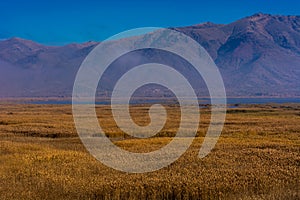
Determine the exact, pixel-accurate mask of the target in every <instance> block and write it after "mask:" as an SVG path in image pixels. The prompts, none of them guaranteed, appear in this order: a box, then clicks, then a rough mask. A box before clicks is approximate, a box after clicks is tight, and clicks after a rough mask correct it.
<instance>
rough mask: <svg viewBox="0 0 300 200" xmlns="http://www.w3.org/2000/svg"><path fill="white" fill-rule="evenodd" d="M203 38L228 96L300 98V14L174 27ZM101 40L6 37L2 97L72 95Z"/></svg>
mask: <svg viewBox="0 0 300 200" xmlns="http://www.w3.org/2000/svg"><path fill="white" fill-rule="evenodd" d="M173 29H175V30H178V31H180V32H183V33H185V34H187V35H189V36H191V37H192V38H194V39H195V40H196V41H198V42H199V43H200V44H201V45H202V46H203V47H204V48H205V49H206V50H207V51H208V53H209V54H210V55H211V57H212V58H213V59H214V61H215V63H216V64H217V66H218V67H219V69H220V71H221V73H222V75H223V79H224V83H225V86H226V91H227V94H228V96H300V16H272V15H268V14H261V13H259V14H255V15H253V16H250V17H246V18H243V19H240V20H238V21H236V22H233V23H230V24H227V25H220V24H213V23H210V22H208V23H204V24H199V25H194V26H188V27H180V28H173ZM97 44H98V43H96V42H88V43H83V44H70V45H66V46H59V47H50V46H44V45H41V44H37V43H35V42H33V41H28V40H24V39H20V38H11V39H8V40H3V41H0V97H61V96H71V93H72V87H73V82H74V79H75V76H76V73H77V70H78V69H79V66H80V64H81V62H82V61H83V59H84V58H85V57H86V55H87V54H88V53H89V52H90V51H91V50H92V49H93V48H94V47H95V46H96V45H97Z"/></svg>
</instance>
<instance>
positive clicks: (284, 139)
mask: <svg viewBox="0 0 300 200" xmlns="http://www.w3.org/2000/svg"><path fill="white" fill-rule="evenodd" d="M166 108H167V110H168V119H167V125H166V126H165V127H164V128H163V130H162V131H161V132H160V133H159V134H158V135H157V136H156V137H152V138H149V139H136V138H132V137H130V136H128V135H126V134H125V133H123V132H122V131H120V130H118V129H117V127H116V124H115V123H114V121H113V120H112V118H111V114H110V110H109V108H108V107H107V106H98V107H97V113H98V117H99V120H100V124H101V125H102V126H104V127H105V128H104V129H105V131H106V132H107V135H108V136H109V137H110V138H112V140H113V141H114V142H115V143H116V144H117V145H118V146H120V147H122V148H124V149H126V150H128V151H133V152H148V151H152V150H155V149H158V148H160V147H162V146H164V145H165V144H167V143H168V142H169V141H170V140H171V139H172V136H174V134H175V132H176V127H177V126H178V120H179V116H180V115H179V114H178V108H177V107H176V106H166ZM131 111H132V112H131V115H132V117H133V119H134V120H135V121H136V122H137V123H138V124H140V125H143V124H147V123H149V118H148V116H147V106H134V107H133V108H132V110H131ZM191 117H193V116H191ZM209 119H210V112H209V109H201V121H200V127H199V130H198V137H197V138H196V139H195V140H194V143H193V145H192V146H191V147H190V148H189V150H188V151H187V152H186V153H184V154H183V156H181V157H180V158H179V159H178V160H177V161H176V162H174V163H173V164H171V165H169V166H168V167H165V168H163V169H161V170H158V171H156V172H151V173H144V174H128V173H124V172H119V171H116V170H114V169H110V168H108V167H106V166H105V165H103V164H101V163H100V162H99V161H97V160H96V159H94V158H93V157H92V156H91V155H90V154H89V153H88V152H87V150H86V149H85V148H84V146H83V144H82V143H81V141H80V139H79V137H78V136H77V133H76V130H75V127H74V123H73V118H72V110H71V106H70V105H26V104H9V103H2V104H0V156H1V158H0V199H1V200H2V199H300V180H299V177H300V105H299V104H285V105H284V104H282V105H279V104H273V105H256V106H254V105H252V106H251V105H248V106H239V107H238V108H232V109H229V110H228V113H227V119H226V122H225V126H224V130H223V132H222V135H221V137H220V139H219V141H218V143H217V145H216V147H215V148H214V149H213V151H212V152H211V153H210V154H209V155H208V156H206V157H205V158H203V159H200V158H198V152H199V148H200V147H201V142H202V141H203V136H205V133H206V129H207V127H208V124H209V121H210V120H209Z"/></svg>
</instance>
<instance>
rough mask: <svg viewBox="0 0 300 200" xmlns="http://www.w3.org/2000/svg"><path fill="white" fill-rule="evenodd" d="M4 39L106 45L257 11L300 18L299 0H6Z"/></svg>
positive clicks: (2, 3) (1, 29)
mask: <svg viewBox="0 0 300 200" xmlns="http://www.w3.org/2000/svg"><path fill="white" fill-rule="evenodd" d="M0 8H1V11H0V19H1V20H2V22H1V26H0V39H4V38H9V37H22V38H26V39H30V40H34V41H37V42H40V43H43V44H48V45H63V44H67V43H71V42H85V41H90V40H93V41H101V40H104V39H106V38H107V37H109V36H112V35H114V34H117V33H119V32H121V31H125V30H128V29H132V28H138V27H146V26H151V27H153V26H154V27H174V26H187V25H193V24H199V23H203V22H206V21H211V22H214V23H230V22H232V21H235V20H237V19H239V18H242V17H245V16H249V15H252V14H254V13H257V12H263V13H270V14H283V15H300V1H299V0H205V1H200V0H198V1H189V0H185V1H177V0H173V1H172V0H151V1H142V0H131V1H130V0H129V1H125V0H123V1H121V0H119V1H116V0H110V1H95V0H90V1H89V0H85V1H83V0H77V1H76V0H73V1H63V0H61V1H58V0H52V1H47V2H46V1H42V0H27V1H24V0H2V1H0Z"/></svg>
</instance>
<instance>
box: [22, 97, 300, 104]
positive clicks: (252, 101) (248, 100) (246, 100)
mask: <svg viewBox="0 0 300 200" xmlns="http://www.w3.org/2000/svg"><path fill="white" fill-rule="evenodd" d="M161 102H162V100H155V99H151V100H138V101H133V102H132V104H141V103H161ZM199 102H200V104H210V99H209V98H200V99H199ZM25 103H28V104H58V105H64V104H65V105H68V104H72V101H71V100H38V101H28V102H25ZM87 103H88V102H87ZM268 103H278V104H280V103H300V98H227V104H268ZM96 104H97V105H105V104H109V102H108V101H99V102H96Z"/></svg>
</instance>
